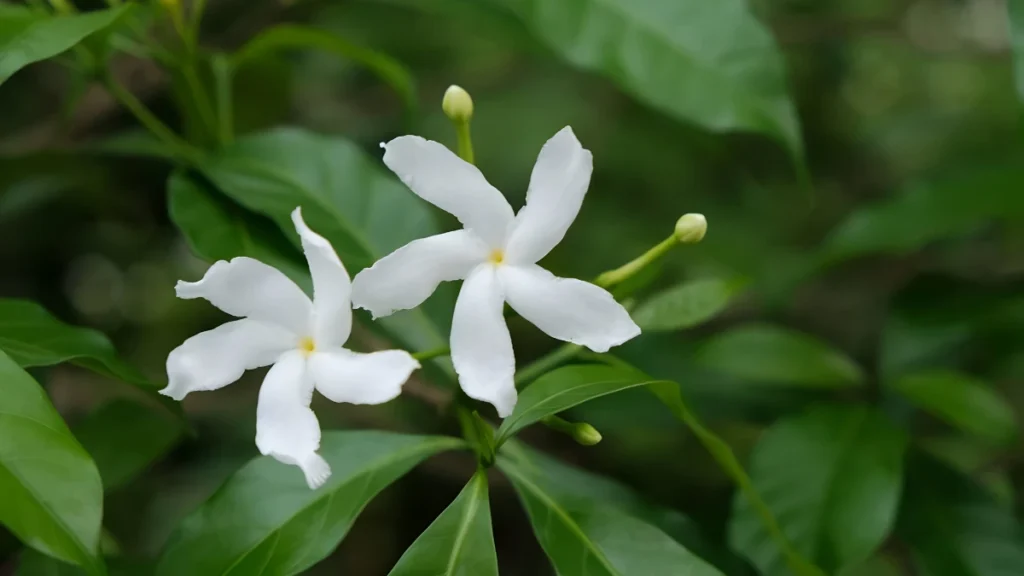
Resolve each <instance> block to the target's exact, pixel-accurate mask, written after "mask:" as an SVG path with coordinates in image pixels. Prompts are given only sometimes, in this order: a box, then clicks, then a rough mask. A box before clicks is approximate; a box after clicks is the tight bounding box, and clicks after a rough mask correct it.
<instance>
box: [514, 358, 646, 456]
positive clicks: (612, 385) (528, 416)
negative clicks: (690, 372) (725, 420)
mask: <svg viewBox="0 0 1024 576" xmlns="http://www.w3.org/2000/svg"><path fill="white" fill-rule="evenodd" d="M653 382H655V380H653V379H652V378H650V377H649V376H647V375H646V374H643V373H642V372H638V371H635V370H630V369H624V368H614V367H611V366H604V365H594V366H566V367H563V368H558V369H557V370H553V371H551V372H548V373H547V374H545V375H544V376H541V377H540V378H539V379H537V381H536V382H534V383H533V384H531V385H530V386H528V387H527V388H526V389H525V390H523V391H522V393H520V394H519V400H518V401H517V402H516V408H515V410H514V411H513V412H512V414H510V415H509V417H508V418H505V420H504V421H503V422H502V423H501V427H500V428H499V429H498V436H497V444H498V445H499V446H500V445H501V444H502V443H503V442H504V441H505V440H508V439H509V438H511V437H512V436H514V435H515V434H516V433H517V432H519V431H520V430H522V429H523V428H525V427H527V426H529V425H530V424H533V423H535V422H539V421H540V420H541V419H542V418H544V417H545V416H550V415H552V414H557V413H559V412H562V411H563V410H568V409H569V408H572V407H573V406H577V405H579V404H582V403H584V402H586V401H587V400H593V399H594V398H599V397H601V396H605V395H608V394H614V393H615V392H619V391H622V390H627V389H629V388H634V387H636V386H644V385H647V384H651V383H653Z"/></svg>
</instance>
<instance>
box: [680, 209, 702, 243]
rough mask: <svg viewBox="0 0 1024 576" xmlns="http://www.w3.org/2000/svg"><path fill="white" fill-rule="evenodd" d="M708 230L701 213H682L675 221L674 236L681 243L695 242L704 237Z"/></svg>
mask: <svg viewBox="0 0 1024 576" xmlns="http://www.w3.org/2000/svg"><path fill="white" fill-rule="evenodd" d="M707 231H708V221H707V219H705V218H704V215H703V214H684V215H683V217H682V218H680V219H679V221H678V222H676V231H675V236H676V240H678V241H679V242H680V243H682V244H696V243H697V242H700V241H701V240H703V239H704V234H706V233H707Z"/></svg>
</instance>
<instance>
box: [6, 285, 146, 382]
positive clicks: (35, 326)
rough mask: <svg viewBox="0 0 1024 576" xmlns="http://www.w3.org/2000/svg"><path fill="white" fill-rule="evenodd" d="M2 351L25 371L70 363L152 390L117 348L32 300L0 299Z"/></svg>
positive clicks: (89, 330)
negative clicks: (120, 355)
mask: <svg viewBox="0 0 1024 576" xmlns="http://www.w3.org/2000/svg"><path fill="white" fill-rule="evenodd" d="M0 349H2V350H3V351H4V352H6V353H7V354H8V355H9V356H10V357H11V359H13V360H14V361H15V362H17V363H18V364H19V365H20V366H22V367H25V368H29V367H33V366H52V365H54V364H60V363H62V362H71V363H73V364H78V365H79V366H82V367H83V368H88V369H90V370H93V371H95V372H99V373H100V374H103V375H106V376H110V377H111V378H116V379H118V380H123V381H125V382H130V383H132V384H138V385H142V386H144V387H147V388H150V389H152V385H151V384H150V383H149V382H148V381H147V380H146V379H145V378H144V377H143V376H142V375H141V374H139V372H138V371H137V370H135V369H134V368H132V367H131V366H129V365H128V364H125V363H124V362H122V361H121V360H120V359H119V358H118V357H117V352H116V351H115V350H114V345H113V344H111V343H110V340H108V339H107V337H106V336H104V335H103V334H102V333H100V332H98V331H96V330H91V329H88V328H79V327H76V326H70V325H68V324H64V323H63V322H61V321H60V320H57V319H56V318H54V317H53V316H52V315H50V313H49V312H47V311H46V309H45V308H43V307H42V306H40V305H38V304H36V303H35V302H31V301H29V300H13V299H0Z"/></svg>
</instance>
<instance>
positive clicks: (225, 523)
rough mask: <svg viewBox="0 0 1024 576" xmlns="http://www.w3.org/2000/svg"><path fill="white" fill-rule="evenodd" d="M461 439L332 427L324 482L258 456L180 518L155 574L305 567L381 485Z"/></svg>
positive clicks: (269, 575)
mask: <svg viewBox="0 0 1024 576" xmlns="http://www.w3.org/2000/svg"><path fill="white" fill-rule="evenodd" d="M462 446H464V444H463V442H462V441H461V440H458V439H456V438H444V437H436V436H435V437H431V436H407V435H402V434H393V433H388V432H376V431H358V432H327V433H324V435H323V439H322V441H321V444H320V454H321V455H322V456H323V457H324V458H325V459H326V460H327V462H328V463H330V465H331V469H332V472H333V473H332V475H331V477H330V479H329V480H328V481H327V483H326V484H325V485H324V486H322V487H320V488H319V489H318V490H310V489H309V487H308V486H306V483H305V481H304V480H303V478H302V473H301V471H299V469H298V468H296V467H294V466H287V465H285V464H282V463H280V462H278V461H277V460H274V459H273V458H270V457H261V458H256V459H255V460H253V461H251V462H250V463H248V464H247V465H245V466H243V467H242V468H241V469H240V470H239V471H238V472H236V473H235V474H234V475H233V476H231V478H229V479H228V481H227V482H226V483H225V484H224V486H222V487H221V488H220V490H218V491H217V493H216V494H214V496H213V497H212V498H210V499H209V500H208V501H207V502H206V503H204V504H203V505H202V506H201V507H200V508H199V509H198V510H196V511H195V512H193V513H192V514H191V515H190V516H189V517H188V518H186V519H185V520H184V521H183V522H182V524H181V526H179V528H178V529H177V531H176V532H175V533H174V535H173V536H172V537H171V540H170V542H169V543H168V544H167V546H166V548H165V549H164V553H163V555H162V556H161V559H160V563H159V565H158V567H157V574H158V575H166V576H172V575H173V576H177V575H179V574H202V575H204V576H216V575H221V576H224V575H228V574H231V575H233V576H242V575H245V574H255V573H259V574H262V575H264V576H278V575H287V574H299V573H301V572H302V571H304V570H306V569H307V568H309V567H310V566H312V565H313V564H315V563H316V562H318V561H320V560H321V559H323V558H324V557H326V556H327V555H328V554H330V553H331V551H333V550H334V548H335V547H336V546H337V545H338V543H339V542H341V540H342V538H344V537H345V534H347V533H348V530H349V528H350V527H351V526H352V523H353V522H354V521H355V519H356V516H358V515H359V512H360V511H361V510H362V509H363V507H364V506H365V505H366V504H367V502H369V501H370V499H372V498H373V497H374V496H375V495H376V494H377V493H378V492H380V491H381V490H382V489H384V488H385V487H387V486H388V485H389V484H391V483H392V482H394V481H395V480H397V479H398V478H399V477H401V476H402V475H404V474H405V473H406V472H408V471H409V470H410V469H411V468H412V467H413V466H416V465H417V464H419V463H420V462H422V461H423V460H424V459H426V458H427V457H429V456H432V455H434V454H437V453H438V452H442V451H444V450H452V449H457V448H460V447H462Z"/></svg>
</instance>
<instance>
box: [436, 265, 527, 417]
mask: <svg viewBox="0 0 1024 576" xmlns="http://www.w3.org/2000/svg"><path fill="white" fill-rule="evenodd" d="M504 306H505V300H504V298H503V296H502V293H501V285H500V284H499V283H498V278H497V275H496V273H495V269H494V266H492V265H490V264H484V265H481V266H479V267H477V268H476V270H474V271H473V272H471V273H470V275H469V277H468V278H466V281H465V282H464V283H463V284H462V290H461V291H460V292H459V299H458V301H456V302H455V316H454V317H453V318H452V337H451V347H452V354H451V355H452V363H453V364H454V365H455V371H456V372H458V374H459V385H461V386H462V390H463V391H465V392H466V394H467V395H468V396H469V397H470V398H475V399H477V400H482V401H484V402H490V403H491V404H493V405H494V407H495V408H496V409H497V410H498V415H499V416H501V417H502V418H504V417H506V416H508V415H509V414H511V413H512V409H513V408H515V406H516V386H515V384H514V383H513V376H515V371H516V359H515V354H514V353H513V351H512V338H511V336H509V333H508V326H506V325H505V318H504V316H503V315H502V310H503V308H504Z"/></svg>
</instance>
